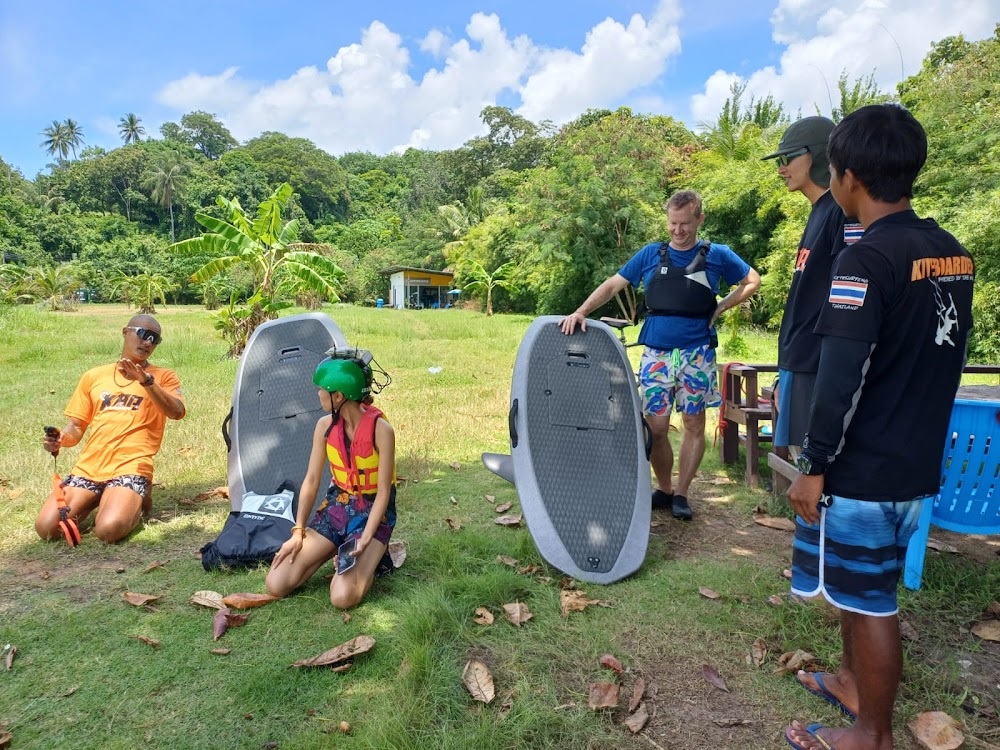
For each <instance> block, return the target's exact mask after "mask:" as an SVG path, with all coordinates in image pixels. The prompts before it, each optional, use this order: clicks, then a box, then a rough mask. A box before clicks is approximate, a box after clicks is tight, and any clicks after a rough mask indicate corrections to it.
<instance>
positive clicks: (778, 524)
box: [753, 515, 795, 531]
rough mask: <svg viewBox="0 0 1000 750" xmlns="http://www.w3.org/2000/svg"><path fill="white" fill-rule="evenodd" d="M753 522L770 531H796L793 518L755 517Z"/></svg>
mask: <svg viewBox="0 0 1000 750" xmlns="http://www.w3.org/2000/svg"><path fill="white" fill-rule="evenodd" d="M753 522H754V523H756V524H759V525H761V526H766V527H767V528H769V529H777V530H778V531H795V521H793V520H792V519H791V518H777V517H775V516H767V515H754V517H753Z"/></svg>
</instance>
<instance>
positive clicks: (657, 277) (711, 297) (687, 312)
mask: <svg viewBox="0 0 1000 750" xmlns="http://www.w3.org/2000/svg"><path fill="white" fill-rule="evenodd" d="M710 248H711V245H710V244H709V243H708V242H705V241H704V240H702V241H701V243H700V246H699V248H698V254H697V255H696V256H695V258H694V260H692V261H691V262H690V263H688V264H687V265H686V266H684V267H679V266H675V265H673V264H672V263H671V262H670V250H669V245H668V244H667V243H666V242H663V243H661V244H660V263H659V265H658V266H657V267H656V273H655V274H654V275H653V280H652V281H651V282H650V283H649V286H648V287H647V288H646V299H645V303H644V307H645V308H646V315H673V316H676V317H680V318H703V319H705V320H710V319H711V317H712V315H714V314H715V308H716V305H717V302H716V298H715V292H714V291H712V288H711V286H710V285H709V283H708V278H707V276H706V275H705V258H706V257H707V256H708V251H709V249H710Z"/></svg>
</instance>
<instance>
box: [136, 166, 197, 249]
mask: <svg viewBox="0 0 1000 750" xmlns="http://www.w3.org/2000/svg"><path fill="white" fill-rule="evenodd" d="M187 172H188V169H187V165H186V164H184V163H183V162H181V161H172V160H167V161H161V162H158V163H157V164H156V166H155V167H154V168H153V172H152V174H150V176H149V177H148V178H147V179H146V186H147V187H148V188H149V190H150V197H151V198H152V199H153V200H154V201H155V202H156V203H158V204H160V205H161V206H163V207H164V208H166V209H167V210H168V211H169V212H170V242H171V243H173V242H174V240H175V238H174V199H175V198H176V197H177V195H178V193H181V192H183V191H184V186H185V185H186V184H187Z"/></svg>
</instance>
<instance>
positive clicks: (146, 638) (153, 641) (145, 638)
mask: <svg viewBox="0 0 1000 750" xmlns="http://www.w3.org/2000/svg"><path fill="white" fill-rule="evenodd" d="M129 638H135V639H136V640H137V641H142V642H143V643H145V644H146V645H147V646H152V647H153V648H159V647H160V642H159V641H158V640H156V639H155V638H150V637H149V636H148V635H130V636H129Z"/></svg>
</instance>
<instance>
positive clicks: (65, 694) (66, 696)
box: [62, 685, 80, 698]
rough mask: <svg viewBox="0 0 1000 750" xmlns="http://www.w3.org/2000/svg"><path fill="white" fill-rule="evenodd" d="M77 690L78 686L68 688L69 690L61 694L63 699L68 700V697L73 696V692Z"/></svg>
mask: <svg viewBox="0 0 1000 750" xmlns="http://www.w3.org/2000/svg"><path fill="white" fill-rule="evenodd" d="M79 689H80V686H79V685H74V686H73V687H71V688H70V689H69V690H66V691H65V692H64V693H63V694H62V697H63V698H69V697H70V696H71V695H73V693H75V692H76V691H77V690H79Z"/></svg>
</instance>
